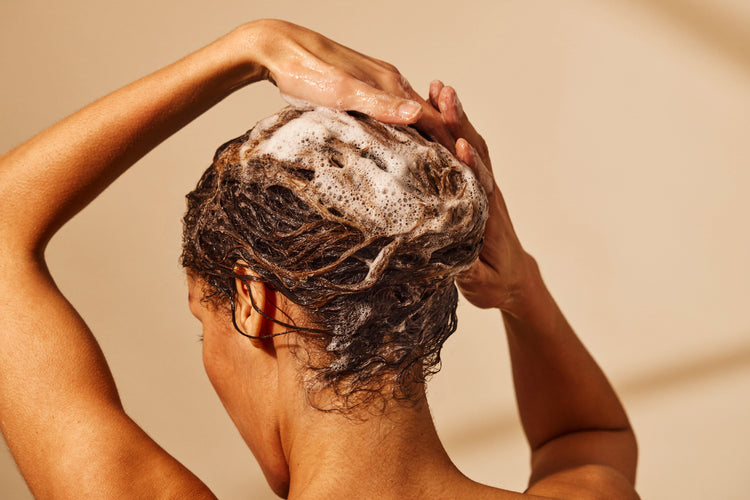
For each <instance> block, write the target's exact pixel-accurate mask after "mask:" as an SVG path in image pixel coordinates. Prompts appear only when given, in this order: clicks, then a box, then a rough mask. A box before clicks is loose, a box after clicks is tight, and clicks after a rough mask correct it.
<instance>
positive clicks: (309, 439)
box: [282, 394, 463, 498]
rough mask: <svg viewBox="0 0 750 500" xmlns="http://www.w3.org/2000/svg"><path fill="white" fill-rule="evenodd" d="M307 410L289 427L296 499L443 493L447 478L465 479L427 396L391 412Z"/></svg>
mask: <svg viewBox="0 0 750 500" xmlns="http://www.w3.org/2000/svg"><path fill="white" fill-rule="evenodd" d="M299 410H300V409H299V408H297V411H295V412H294V413H292V414H291V418H290V419H288V420H287V422H286V424H287V425H284V426H283V427H284V428H283V429H282V440H283V442H284V448H285V452H286V455H287V463H288V464H289V472H290V476H291V483H290V490H289V497H290V498H302V497H304V498H358V497H360V496H362V494H363V493H364V492H366V496H368V497H369V498H416V497H425V496H427V495H426V494H427V493H429V491H430V490H433V489H434V490H436V491H435V492H436V493H439V492H440V490H441V486H440V484H439V483H443V482H446V481H452V482H455V481H456V480H457V479H458V478H459V477H460V478H463V476H462V475H461V474H460V472H459V471H458V469H456V467H455V466H454V465H453V463H452V462H451V461H450V459H449V458H448V455H447V453H446V452H445V450H444V449H443V446H442V444H441V443H440V440H439V439H438V435H437V432H436V430H435V426H434V424H433V422H432V417H431V415H430V412H429V408H428V406H427V403H426V400H425V399H424V394H422V398H421V399H420V401H419V403H417V404H413V405H396V404H395V403H394V404H392V407H391V408H389V409H388V410H387V411H386V412H385V413H383V414H379V413H376V412H368V410H367V409H363V410H357V411H356V412H355V414H347V415H342V414H338V413H326V412H322V411H319V410H315V409H313V408H311V407H309V406H308V407H306V408H305V409H303V410H302V411H299ZM371 413H376V414H374V415H373V414H371Z"/></svg>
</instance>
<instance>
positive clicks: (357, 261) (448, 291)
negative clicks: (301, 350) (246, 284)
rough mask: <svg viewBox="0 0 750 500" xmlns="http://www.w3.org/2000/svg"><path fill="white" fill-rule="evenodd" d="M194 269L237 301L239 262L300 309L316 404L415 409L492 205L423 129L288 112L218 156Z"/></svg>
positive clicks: (198, 202)
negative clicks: (328, 397)
mask: <svg viewBox="0 0 750 500" xmlns="http://www.w3.org/2000/svg"><path fill="white" fill-rule="evenodd" d="M187 198H188V211H187V214H186V216H185V220H184V235H183V238H184V242H183V255H182V260H183V265H184V266H185V267H187V268H189V269H191V271H192V272H193V273H195V274H196V275H197V276H198V277H199V278H201V279H203V280H204V281H205V282H206V284H207V286H208V287H207V299H209V300H213V301H215V302H216V303H224V302H228V301H230V300H231V299H232V298H233V296H234V293H235V285H234V283H235V278H238V277H240V278H243V277H244V278H246V277H247V276H246V275H243V276H239V275H237V274H236V273H235V266H236V265H237V263H242V265H243V266H246V267H247V268H249V269H250V270H251V271H252V272H253V273H254V274H255V275H257V277H258V279H260V280H261V281H263V282H264V283H266V285H267V286H270V287H272V288H274V289H276V290H278V291H280V292H281V293H283V294H284V295H285V296H286V297H287V298H288V299H289V300H291V301H292V302H294V303H296V304H298V305H300V306H302V308H303V309H304V310H305V311H306V312H307V316H308V317H309V319H310V321H311V322H312V324H314V325H315V328H304V327H301V328H300V329H299V333H300V334H302V335H303V336H304V338H305V340H306V346H307V348H308V350H311V351H314V353H313V354H314V355H312V356H310V357H309V359H310V360H311V361H310V366H309V369H310V373H311V376H310V377H307V378H306V380H308V383H309V387H308V392H309V394H313V393H314V392H315V391H319V390H322V389H330V390H332V391H334V394H335V395H336V396H337V398H336V400H337V401H338V402H339V403H337V404H336V405H335V407H336V408H337V409H346V408H352V407H354V406H356V405H359V404H362V403H365V402H368V401H370V400H371V399H372V398H373V397H375V396H386V397H388V398H391V397H392V398H397V399H405V400H408V399H409V398H410V397H412V396H413V389H414V388H415V387H417V386H418V385H419V384H421V383H422V382H423V381H424V380H425V377H427V376H428V375H430V374H432V373H434V372H435V371H437V370H438V369H439V363H440V349H441V347H442V345H443V343H444V342H445V340H446V339H447V338H448V336H450V334H451V333H453V332H454V331H455V328H456V303H457V296H458V292H457V290H456V287H455V284H454V277H455V275H456V274H457V273H459V272H461V271H462V270H464V269H466V268H467V267H468V266H469V265H470V264H471V263H472V262H473V261H474V259H476V257H477V255H478V253H479V250H480V247H481V242H482V238H483V230H484V223H485V220H486V218H487V202H486V198H485V196H484V193H483V192H482V189H481V187H480V186H479V183H478V182H477V181H476V179H475V178H474V176H473V174H472V173H471V171H470V170H469V169H468V168H467V167H466V166H465V165H463V164H461V163H460V162H458V161H457V160H456V159H455V158H454V157H453V156H452V155H451V154H450V152H448V151H447V150H446V149H445V148H443V147H442V146H440V145H438V144H435V143H433V142H430V141H428V140H426V139H425V138H423V137H422V136H420V135H419V133H417V132H416V131H415V130H414V129H412V128H408V127H403V126H391V125H384V124H382V123H379V122H376V121H374V120H372V119H370V118H368V117H366V116H364V115H360V114H355V113H345V112H341V111H334V110H330V109H326V108H316V109H308V110H301V109H295V108H286V109H284V110H282V111H281V112H279V113H278V114H276V115H274V116H272V117H270V118H267V119H265V120H263V121H261V122H259V123H258V124H257V125H256V126H255V127H254V128H253V129H252V130H250V131H249V132H248V133H246V134H245V135H243V136H241V137H239V138H237V139H234V140H232V141H230V142H228V143H226V144H224V145H223V146H221V147H220V148H219V150H218V151H217V152H216V156H215V157H214V162H213V164H212V165H211V166H210V167H209V168H208V170H206V172H205V173H204V174H203V177H202V178H201V180H200V181H199V183H198V186H197V187H196V189H195V190H194V191H193V192H191V193H190V194H189V195H188V197H187Z"/></svg>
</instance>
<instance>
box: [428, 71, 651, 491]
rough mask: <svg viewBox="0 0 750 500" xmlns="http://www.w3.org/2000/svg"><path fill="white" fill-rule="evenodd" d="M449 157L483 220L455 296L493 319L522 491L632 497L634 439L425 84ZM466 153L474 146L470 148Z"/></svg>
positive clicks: (438, 96) (450, 105)
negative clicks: (493, 312) (479, 243)
mask: <svg viewBox="0 0 750 500" xmlns="http://www.w3.org/2000/svg"><path fill="white" fill-rule="evenodd" d="M430 102H431V104H432V105H433V106H434V107H435V108H436V109H439V110H440V111H441V114H442V117H443V121H444V122H445V124H446V127H447V128H448V129H449V130H450V133H451V135H453V137H454V138H455V139H459V138H461V139H459V140H458V141H457V143H456V151H457V155H458V157H459V158H460V159H461V160H462V161H464V162H465V163H467V164H468V165H469V166H471V167H472V168H473V169H474V170H475V172H476V173H477V174H478V176H479V178H480V180H481V181H482V183H483V185H484V186H485V190H486V191H487V193H488V196H489V202H490V217H489V220H488V222H487V227H486V233H485V246H484V249H483V251H482V253H481V255H480V258H479V260H478V261H477V262H476V263H475V265H474V266H473V267H472V268H470V269H469V271H468V272H467V273H466V274H465V275H464V276H463V277H462V278H461V279H460V280H459V282H458V284H459V287H460V288H461V291H462V292H463V294H464V296H465V297H466V298H467V299H468V300H469V301H470V302H472V303H473V304H475V305H476V306H478V307H482V308H496V309H498V310H499V311H500V312H501V314H502V319H503V322H504V324H505V331H506V334H507V338H508V346H509V349H510V357H511V364H512V369H513V380H514V384H515V389H516V399H517V402H518V408H519V412H520V416H521V422H522V425H523V428H524V431H525V433H526V437H527V439H528V442H529V446H530V447H531V452H532V454H531V465H532V468H531V478H530V480H529V489H528V492H529V493H533V494H535V495H540V496H550V497H555V498H576V499H577V498H588V497H589V494H595V497H596V498H637V495H636V494H635V491H634V489H633V483H634V481H635V469H636V462H637V447H636V441H635V435H634V434H633V430H632V429H631V427H630V423H629V422H628V418H627V415H626V414H625V411H624V409H623V407H622V405H621V404H620V401H619V399H618V398H617V395H616V394H615V392H614V390H613V389H612V387H611V386H610V384H609V382H608V381H607V378H606V377H605V375H604V373H603V372H602V371H601V369H600V368H599V366H598V365H597V363H596V362H595V361H594V359H593V358H592V357H591V355H590V354H589V353H588V351H587V350H586V348H585V347H584V346H583V344H582V343H581V341H580V340H579V339H578V337H577V336H576V334H575V333H574V331H573V329H572V328H571V327H570V325H569V324H568V322H567V321H566V320H565V317H564V316H563V314H562V312H561V311H560V309H559V308H558V306H557V304H556V303H555V301H554V299H553V298H552V296H551V294H550V293H549V291H548V290H547V287H546V286H545V284H544V282H543V280H542V277H541V274H540V272H539V268H538V266H537V264H536V262H535V261H534V259H533V258H532V257H531V256H529V255H528V254H527V253H526V252H525V251H524V249H523V248H522V246H521V244H520V242H519V240H518V238H517V236H516V234H515V232H514V230H513V226H512V224H511V221H510V218H509V216H508V211H507V209H506V206H505V202H504V201H503V197H502V194H501V193H500V190H499V188H498V187H497V184H496V183H495V181H494V178H493V176H492V170H491V166H490V160H489V155H488V153H487V147H486V144H485V142H484V140H483V139H482V138H481V136H479V134H478V133H477V132H476V130H475V129H474V127H473V126H472V125H471V123H470V122H469V121H468V119H467V118H466V115H465V114H464V112H463V110H462V108H461V106H460V104H459V103H458V98H457V97H456V94H455V91H454V90H453V89H451V88H450V87H443V85H442V83H440V82H433V84H432V85H431V88H430ZM472 146H473V147H472Z"/></svg>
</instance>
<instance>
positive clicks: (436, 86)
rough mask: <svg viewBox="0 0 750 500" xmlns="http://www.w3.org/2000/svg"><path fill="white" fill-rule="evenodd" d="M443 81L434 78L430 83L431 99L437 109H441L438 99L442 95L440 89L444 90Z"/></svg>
mask: <svg viewBox="0 0 750 500" xmlns="http://www.w3.org/2000/svg"><path fill="white" fill-rule="evenodd" d="M444 86H445V85H443V82H441V81H440V80H433V81H432V82H431V83H430V92H429V101H430V104H432V106H433V107H434V108H435V109H440V106H439V105H438V99H439V97H440V91H441V90H443V87H444Z"/></svg>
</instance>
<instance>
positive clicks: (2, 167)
mask: <svg viewBox="0 0 750 500" xmlns="http://www.w3.org/2000/svg"><path fill="white" fill-rule="evenodd" d="M264 79H265V80H270V81H272V82H274V83H275V84H276V85H277V86H278V88H279V89H280V90H281V91H282V92H284V93H285V94H289V95H291V96H293V97H295V98H299V99H303V100H306V101H309V102H314V103H319V104H325V105H329V106H333V107H337V108H340V109H351V110H357V111H361V112H364V113H367V114H369V115H371V116H373V117H375V118H377V119H380V120H383V121H387V122H392V123H413V124H416V126H417V127H419V128H420V129H421V130H423V131H424V132H426V133H428V134H430V135H432V136H433V137H435V138H436V139H438V140H440V141H441V142H442V143H444V144H445V145H446V146H448V147H449V148H450V149H452V150H453V151H454V152H455V153H456V155H457V156H458V158H459V159H461V160H462V161H464V162H465V163H466V164H468V165H469V166H470V167H472V168H473V169H474V171H475V172H476V174H477V176H478V177H479V179H480V181H481V182H482V184H483V186H484V187H485V190H486V191H487V193H488V195H489V200H490V219H489V221H488V225H487V232H486V244H485V247H484V249H483V251H482V254H481V256H480V258H479V260H478V261H477V262H476V263H475V264H474V266H473V267H472V268H471V269H469V271H468V272H466V274H464V275H463V276H461V278H460V279H459V280H458V283H459V286H460V288H461V291H462V292H463V294H464V296H465V297H466V298H467V299H468V300H469V301H471V302H472V303H474V304H475V305H477V306H478V307H483V308H494V309H497V310H498V332H500V331H501V330H502V329H501V327H500V324H501V321H502V323H503V324H504V326H505V332H506V335H507V337H508V345H509V349H510V353H511V360H512V363H513V373H514V380H515V389H516V394H517V399H518V405H519V409H520V415H521V419H522V423H523V427H524V431H525V433H526V436H527V438H528V441H529V446H530V448H531V450H532V473H531V478H530V483H529V488H528V490H527V492H526V493H524V494H522V493H515V492H510V491H505V490H500V489H496V488H491V487H488V486H484V485H480V484H478V483H475V482H473V481H471V480H469V479H467V478H466V477H465V476H463V475H462V474H461V472H460V471H459V470H458V469H457V468H456V467H455V466H454V465H453V463H452V462H451V461H450V459H449V457H448V456H447V454H446V453H445V450H444V449H443V447H442V445H441V444H440V441H439V439H438V436H437V433H436V431H435V428H434V425H433V423H432V419H431V417H430V414H429V409H428V407H427V405H426V403H425V401H424V392H423V388H421V390H422V392H421V394H422V396H421V397H420V398H418V400H417V401H415V403H414V404H413V405H406V406H404V405H398V404H395V403H391V404H388V405H387V408H386V409H387V411H386V412H385V413H375V412H369V411H366V410H363V411H362V412H361V413H359V414H355V415H351V416H349V417H345V416H342V415H338V414H331V413H323V412H320V411H317V410H314V409H313V408H311V407H310V405H309V404H308V402H307V400H306V396H305V394H304V392H303V391H302V389H301V386H300V377H304V371H303V370H304V368H303V366H302V365H301V364H300V361H299V359H298V357H297V356H295V355H294V352H295V351H296V352H299V351H300V350H301V349H304V348H305V345H304V341H303V340H302V339H301V338H299V337H298V336H297V335H295V334H287V335H283V336H278V337H272V338H267V339H260V340H249V339H247V338H245V337H243V336H241V335H239V334H238V333H237V332H236V331H234V329H233V327H232V324H231V318H230V316H229V313H228V312H227V309H226V308H224V307H221V306H209V305H208V304H207V303H206V302H204V301H201V298H202V295H201V294H202V290H203V284H202V283H201V282H200V281H198V280H195V279H193V278H192V277H190V276H189V288H190V294H189V295H190V298H189V303H190V309H191V311H192V312H193V314H194V315H195V316H196V317H197V318H198V319H199V320H200V321H201V322H202V324H203V329H204V344H203V360H204V365H205V368H206V372H207V374H208V376H209V378H210V380H211V383H212V384H213V385H214V387H215V388H216V391H217V393H218V394H219V397H220V399H221V401H222V403H223V404H224V406H225V408H226V409H227V412H228V413H229V415H230V416H231V418H232V420H233V421H234V423H235V425H236V426H237V428H238V429H239V431H240V434H241V435H242V437H243V439H244V440H245V442H246V443H247V444H248V446H249V447H250V449H251V450H252V451H253V453H254V454H255V456H256V458H257V459H258V461H259V463H260V465H261V467H262V469H263V471H264V473H265V475H266V478H267V479H268V482H269V484H270V486H271V488H272V489H273V490H274V491H275V492H276V493H277V494H279V495H281V496H288V497H289V498H373V497H376V498H517V497H530V498H533V497H536V498H575V499H581V498H637V495H636V493H635V490H634V489H633V482H634V479H635V466H636V455H637V451H636V443H635V438H634V435H633V432H632V429H631V428H630V425H629V423H628V419H627V416H626V414H625V412H624V410H623V408H622V406H621V405H620V403H619V401H618V399H617V396H616V395H615V393H614V391H613V390H612V388H611V386H610V385H609V383H608V382H607V380H606V378H605V376H604V375H603V373H602V372H601V370H600V369H599V367H598V366H597V364H596V362H595V361H594V360H593V358H591V356H590V355H589V354H588V353H587V351H586V349H585V348H584V346H583V345H582V344H581V343H580V341H579V340H578V338H577V337H576V335H575V333H574V332H573V330H572V329H571V328H570V326H569V325H568V323H567V322H566V321H565V318H564V317H563V315H562V313H561V312H560V310H559V309H558V307H557V305H556V304H555V302H554V300H553V299H552V297H551V295H550V294H549V292H548V291H547V288H546V287H545V285H544V282H543V281H542V278H541V275H540V273H539V269H538V266H537V265H536V262H535V261H534V259H533V258H531V257H530V256H529V255H528V254H527V253H526V252H525V251H524V250H523V248H522V246H521V244H520V242H519V241H518V238H517V237H516V235H515V232H514V231H513V226H512V224H511V222H510V218H509V216H508V212H507V209H506V207H505V203H504V201H503V198H502V195H501V193H500V190H499V188H498V187H497V184H496V183H495V180H494V177H493V176H492V172H491V168H490V160H489V155H488V153H487V147H486V144H485V142H484V140H483V139H482V138H481V136H480V135H479V134H478V133H477V132H476V130H475V129H474V127H473V126H472V125H471V123H470V122H469V120H468V119H467V117H466V115H465V114H464V113H463V110H462V108H461V106H460V103H459V102H458V98H457V96H456V93H455V91H454V90H453V89H452V88H450V87H446V86H444V85H443V84H442V83H440V82H434V83H433V84H432V85H431V87H430V91H429V96H428V98H427V99H422V98H420V97H419V96H418V95H417V94H416V93H415V92H414V91H413V90H412V89H411V87H410V86H409V85H408V83H407V82H406V80H405V79H404V78H403V77H402V76H401V75H400V74H399V73H398V71H397V70H396V69H395V68H394V67H393V66H391V65H389V64H387V63H384V62H382V61H378V60H376V59H372V58H369V57H367V56H365V55H363V54H359V53H357V52H354V51H352V50H350V49H348V48H346V47H343V46H341V45H339V44H336V43H335V42H333V41H331V40H328V39H326V38H324V37H322V36H321V35H319V34H317V33H314V32H311V31H308V30H306V29H304V28H301V27H299V26H295V25H292V24H289V23H284V22H281V21H268V20H265V21H256V22H253V23H248V24H246V25H243V26H241V27H240V28H238V29H236V30H234V31H232V32H231V33H229V34H227V35H226V36H224V37H222V38H221V39H219V40H217V41H216V42H214V43H212V44H210V45H208V46H206V47H204V48H202V49H200V50H198V51H197V52H195V53H193V54H191V55H189V56H187V57H186V58H184V59H182V60H180V61H178V62H176V63H174V64H172V65H170V66H168V67H166V68H164V69H162V70H159V71H157V72H156V73H154V74H152V75H149V76H147V77H145V78H143V79H141V80H138V81H137V82H134V83H132V84H130V85H128V86H126V87H123V88H122V89H120V90H118V91H116V92H114V93H112V94H110V95H109V96H106V97H104V98H102V99H100V100H99V101H97V102H95V103H93V104H91V105H89V106H87V107H86V108H84V109H82V110H81V111H79V112H77V113H75V114H73V115H71V116H70V117H68V118H66V119H65V120H63V121H62V122H60V123H58V124H57V125H54V126H53V127H51V128H50V129H48V130H46V131H44V132H42V133H41V134H39V135H38V136H36V137H34V138H32V139H30V140H29V141H28V142H26V143H24V144H22V145H21V146H19V147H18V148H16V149H14V150H13V151H10V152H9V153H7V154H5V155H4V156H3V157H2V158H0V198H2V199H3V203H2V204H0V240H2V241H3V245H2V246H1V247H0V276H2V279H0V297H2V298H3V299H2V300H1V301H0V429H1V430H2V432H3V434H4V436H5V439H6V441H7V442H8V445H9V447H10V450H11V452H12V453H13V456H14V458H15V459H16V461H17V463H18V465H19V468H20V470H21V471H22V473H23V475H24V477H25V479H26V481H27V482H28V484H29V487H30V488H31V490H32V492H33V493H34V495H35V496H36V497H37V498H214V496H213V494H212V493H211V492H210V491H209V490H208V488H207V487H206V486H205V485H204V484H203V483H202V482H201V481H200V480H199V479H198V478H196V477H195V476H194V475H193V474H192V473H191V472H190V471H188V470H187V469H185V468H184V467H183V466H182V465H181V464H179V463H178V462H177V461H176V460H175V459H174V458H173V457H171V456H170V455H169V454H168V453H167V452H165V451H164V450H163V449H161V448H160V447H159V446H158V445H157V444H156V443H155V442H154V441H153V440H151V438H150V437H148V436H147V435H146V434H145V433H144V432H143V431H142V430H141V429H140V428H139V427H138V426H137V424H135V423H134V422H133V421H132V420H131V419H130V418H129V417H128V416H127V415H126V413H125V412H124V410H123V407H122V405H121V403H120V400H119V396H118V394H117V390H116V388H115V385H114V381H113V380H112V376H111V374H110V372H109V368H108V366H107V363H106V360H105V359H104V357H103V356H102V353H101V351H100V349H99V347H98V344H97V343H96V340H95V338H94V336H93V335H92V333H91V332H90V331H89V329H88V328H87V326H86V325H85V323H84V322H83V320H82V319H81V318H80V316H79V315H78V314H77V313H76V311H75V309H74V308H73V307H72V306H71V305H70V304H69V303H68V302H67V300H66V299H65V297H64V296H63V295H62V294H61V293H60V291H59V290H58V289H57V287H56V286H55V283H54V281H53V280H52V278H51V276H50V274H49V272H48V271H47V266H46V263H45V260H44V249H45V247H46V244H47V242H48V241H49V239H50V238H51V237H52V236H53V235H54V233H55V232H56V231H57V230H58V229H59V227H60V226H62V224H64V223H65V222H66V221H67V220H69V219H70V218H71V217H72V216H73V215H75V213H77V212H78V211H79V210H80V209H81V208H83V207H84V206H85V205H86V204H87V203H89V202H90V201H91V200H92V199H94V198H95V197H96V196H97V195H98V194H99V192H101V191H102V190H103V189H104V188H105V187H106V186H107V185H109V184H110V183H111V182H113V181H114V180H115V179H116V178H117V177H118V176H119V175H120V174H121V173H122V172H124V171H125V170H126V169H127V168H128V167H129V166H131V165H132V164H133V163H135V162H136V161H137V160H138V159H139V158H140V157H142V156H143V155H144V154H146V153H147V152H148V151H150V150H151V149H152V148H154V147H156V146H157V145H158V144H159V143H160V142H162V141H163V140H165V139H166V138H167V137H169V136H170V135H171V134H173V133H174V132H176V131H177V130H179V129H180V128H181V127H183V126H184V125H185V124H187V123H188V122H190V121H191V120H192V119H194V118H196V117H197V116H199V115H200V114H201V113H203V112H204V111H205V110H207V109H208V108H210V107H211V106H213V105H214V104H216V103H217V102H219V101H220V100H222V99H224V98H225V97H227V96H228V95H229V94H231V93H232V92H234V91H235V90H237V89H239V88H241V87H244V86H246V85H248V84H251V83H254V82H257V81H261V80H264ZM113 130H116V131H117V132H116V133H112V131H113ZM19 214H23V223H21V222H20V221H19ZM238 269H242V268H241V267H239V268H238ZM250 293H252V294H253V297H254V299H255V300H256V303H257V305H258V307H260V308H261V310H263V311H264V312H265V313H266V314H268V315H270V316H271V317H277V318H278V319H282V320H287V318H286V317H283V318H282V317H280V316H279V315H281V313H280V310H283V311H284V312H285V313H286V314H289V315H290V316H291V317H292V318H293V319H295V320H296V321H298V322H300V323H304V322H305V321H306V317H305V313H304V311H303V310H301V309H300V308H299V307H297V306H296V305H295V304H292V303H290V302H288V301H287V300H286V299H285V298H284V297H283V296H281V295H279V294H278V293H276V292H275V291H273V290H270V289H267V288H266V287H265V286H264V285H263V284H261V283H254V284H253V285H252V290H249V289H247V288H246V287H244V286H242V284H241V283H239V282H238V284H237V297H236V303H237V310H236V320H237V322H238V324H239V325H240V327H241V328H242V329H243V331H245V332H246V333H249V334H251V335H258V336H266V335H270V334H273V333H278V332H279V329H280V328H281V327H279V325H277V324H276V323H274V322H273V321H269V320H268V319H266V318H264V317H263V316H261V315H260V314H258V313H257V312H256V311H254V310H253V308H252V306H251V304H250V300H249V297H250ZM29 304H44V309H43V312H40V311H39V308H30V307H29ZM50 380H54V381H55V383H54V384H50V383H49V381H50ZM258 387H263V388H264V390H262V391H260V390H258V389H257V388H258ZM321 397H328V396H327V395H325V394H322V395H321ZM415 443H418V445H415Z"/></svg>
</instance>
